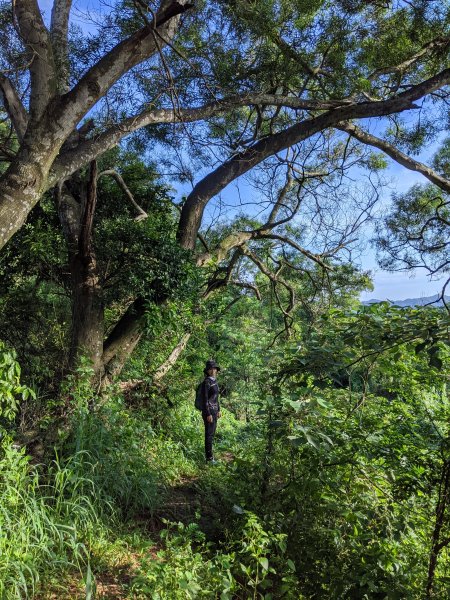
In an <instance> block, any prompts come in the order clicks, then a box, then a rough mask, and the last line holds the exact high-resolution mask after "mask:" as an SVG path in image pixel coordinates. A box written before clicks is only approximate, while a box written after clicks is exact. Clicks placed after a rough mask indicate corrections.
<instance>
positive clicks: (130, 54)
mask: <svg viewBox="0 0 450 600" xmlns="http://www.w3.org/2000/svg"><path fill="white" fill-rule="evenodd" d="M191 7H192V4H190V3H189V2H188V0H173V1H171V0H163V2H162V4H161V8H160V10H159V11H158V12H157V13H156V15H155V18H154V19H153V21H152V22H151V23H150V24H149V25H147V24H146V25H145V26H144V27H142V28H141V29H139V30H138V31H136V32H135V33H134V34H133V35H131V36H130V37H129V38H127V39H125V40H123V41H122V42H120V43H119V44H117V45H116V46H115V47H114V48H113V49H112V50H111V51H110V52H108V53H107V54H105V55H104V56H103V57H102V58H101V59H100V60H99V61H98V62H97V63H96V64H95V65H94V66H93V67H91V68H90V69H89V71H88V72H87V73H86V74H85V75H84V76H83V77H82V78H81V79H80V81H79V82H78V83H77V85H76V86H75V87H74V88H73V89H72V90H71V91H70V92H69V93H68V94H66V95H65V96H64V97H63V101H62V102H61V105H60V106H59V111H58V112H59V113H60V114H61V116H64V127H65V128H67V130H68V132H70V131H72V130H73V129H75V127H76V126H77V124H78V123H79V121H80V120H81V119H82V118H83V117H84V115H85V114H86V113H87V112H88V111H89V110H90V109H91V108H92V107H93V106H94V105H95V104H96V103H97V102H98V100H100V98H102V97H103V96H104V95H105V94H106V92H107V91H108V90H109V89H110V88H111V86H112V85H114V83H116V81H118V80H119V79H120V78H121V77H122V75H124V74H125V73H127V72H128V71H129V70H130V69H132V68H133V67H135V66H136V65H138V64H140V63H141V62H142V61H144V60H145V59H147V58H149V57H150V56H152V54H154V53H155V52H156V51H157V50H158V47H157V44H156V42H155V34H154V32H155V30H158V31H159V30H161V31H159V33H160V34H161V35H164V37H165V38H167V39H169V40H170V39H172V38H173V36H174V35H175V33H176V30H177V28H178V24H179V20H180V15H181V14H183V13H184V12H186V11H187V10H189V8H191Z"/></svg>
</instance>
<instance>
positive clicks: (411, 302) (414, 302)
mask: <svg viewBox="0 0 450 600" xmlns="http://www.w3.org/2000/svg"><path fill="white" fill-rule="evenodd" d="M438 298H439V296H438V294H435V295H434V296H426V297H424V298H407V299H406V300H389V299H388V298H386V300H377V299H375V298H373V299H371V300H365V301H364V302H361V304H378V303H379V302H390V303H391V304H392V305H394V306H402V307H406V306H424V305H425V304H430V303H431V302H433V303H434V304H433V306H443V305H444V303H443V302H442V300H439V302H436V300H437V299H438ZM445 302H446V303H447V304H450V296H445Z"/></svg>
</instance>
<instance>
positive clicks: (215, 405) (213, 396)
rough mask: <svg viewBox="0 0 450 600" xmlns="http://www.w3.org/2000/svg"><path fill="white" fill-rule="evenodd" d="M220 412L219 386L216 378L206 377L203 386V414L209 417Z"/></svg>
mask: <svg viewBox="0 0 450 600" xmlns="http://www.w3.org/2000/svg"><path fill="white" fill-rule="evenodd" d="M219 411H220V404H219V386H218V385H217V381H216V379H214V377H210V376H209V375H208V377H205V379H204V381H203V384H202V414H203V415H204V416H207V417H209V416H210V415H211V414H213V413H214V414H217V413H218V412H219Z"/></svg>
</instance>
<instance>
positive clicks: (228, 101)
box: [51, 94, 348, 181]
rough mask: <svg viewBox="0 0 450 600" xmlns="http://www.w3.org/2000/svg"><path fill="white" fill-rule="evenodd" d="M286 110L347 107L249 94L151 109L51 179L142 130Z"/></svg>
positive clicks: (79, 152) (59, 167)
mask: <svg viewBox="0 0 450 600" xmlns="http://www.w3.org/2000/svg"><path fill="white" fill-rule="evenodd" d="M256 104H258V105H259V104H261V105H270V106H283V107H285V108H292V109H294V110H296V109H299V110H301V109H305V110H306V109H307V110H330V109H331V108H336V107H338V106H342V105H344V106H345V105H347V104H348V102H347V101H345V100H343V101H342V102H339V101H331V102H320V103H319V102H308V101H305V100H301V99H299V98H294V97H290V96H279V95H275V94H274V95H271V94H246V95H244V96H231V97H229V98H224V99H223V100H219V101H214V102H210V103H208V104H205V105H204V106H200V107H198V108H185V109H183V108H177V109H176V110H175V109H173V108H160V109H148V110H144V111H142V112H141V113H139V114H137V115H134V116H132V117H128V118H127V119H124V120H123V121H121V122H120V123H117V124H116V125H113V126H112V127H110V128H109V129H107V130H106V131H104V132H102V133H100V134H99V135H97V136H95V137H94V138H92V139H89V140H85V141H84V140H83V141H82V142H81V143H80V144H78V145H77V146H75V147H73V148H70V150H67V151H65V152H63V153H61V155H60V156H59V157H58V159H57V160H56V161H55V163H54V165H53V168H52V174H51V178H52V181H57V180H58V179H60V178H61V177H68V176H69V175H71V174H72V173H74V172H75V171H77V170H78V169H79V168H81V167H82V166H83V165H85V164H86V161H89V160H94V158H97V157H98V156H99V155H100V154H102V153H103V152H106V150H109V149H110V148H113V147H114V146H116V145H117V144H118V143H119V142H120V140H121V139H122V138H123V137H125V136H126V135H128V134H129V133H133V132H134V131H137V130H138V129H141V128H142V127H147V126H148V125H157V124H162V123H191V122H195V121H203V120H206V119H208V118H210V117H213V116H215V115H219V114H221V113H224V112H226V111H229V110H231V109H233V108H239V107H241V106H251V105H256Z"/></svg>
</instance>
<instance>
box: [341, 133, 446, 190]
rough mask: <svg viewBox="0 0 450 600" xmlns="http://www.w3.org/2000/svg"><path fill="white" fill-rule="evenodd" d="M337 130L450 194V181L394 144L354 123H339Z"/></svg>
mask: <svg viewBox="0 0 450 600" xmlns="http://www.w3.org/2000/svg"><path fill="white" fill-rule="evenodd" d="M336 129H340V130H341V131H345V132H346V133H348V134H349V135H351V136H352V137H354V138H355V139H357V140H358V141H360V142H362V143H363V144H366V145H369V146H374V147H375V148H379V149H380V150H382V151H383V152H384V153H385V154H387V155H388V156H390V157H391V158H392V159H393V160H395V161H396V162H398V163H399V164H400V165H402V166H403V167H406V168H407V169H409V170H411V171H416V172H417V173H421V174H422V175H423V176H424V177H426V178H427V179H428V180H429V181H431V183H434V185H436V186H438V187H439V188H441V190H444V192H447V193H450V180H448V179H446V178H445V177H442V175H439V173H436V171H434V170H433V169H431V168H430V167H428V166H427V165H424V164H423V163H421V162H418V161H417V160H414V159H412V158H410V157H409V156H407V155H406V154H404V153H403V152H401V151H400V150H398V148H396V147H395V146H392V144H389V142H386V141H385V140H382V139H380V138H378V137H375V136H374V135H372V134H370V133H368V132H367V131H363V130H362V129H360V128H359V127H357V126H356V125H353V124H352V123H339V124H338V125H337V126H336Z"/></svg>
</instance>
